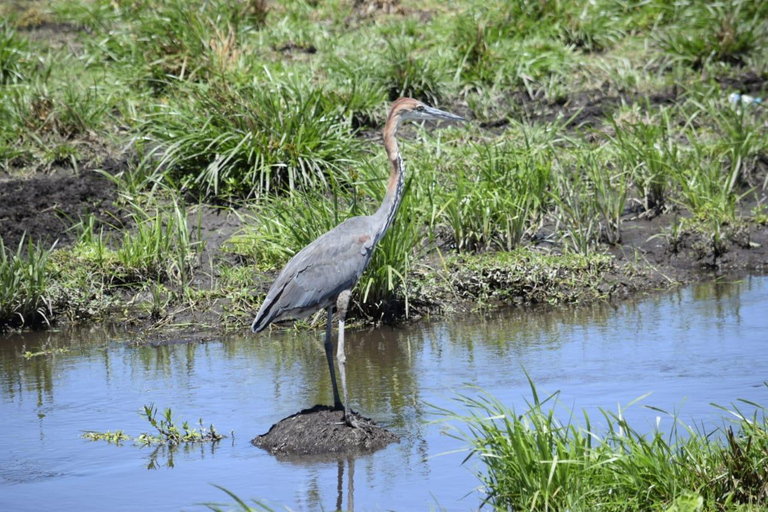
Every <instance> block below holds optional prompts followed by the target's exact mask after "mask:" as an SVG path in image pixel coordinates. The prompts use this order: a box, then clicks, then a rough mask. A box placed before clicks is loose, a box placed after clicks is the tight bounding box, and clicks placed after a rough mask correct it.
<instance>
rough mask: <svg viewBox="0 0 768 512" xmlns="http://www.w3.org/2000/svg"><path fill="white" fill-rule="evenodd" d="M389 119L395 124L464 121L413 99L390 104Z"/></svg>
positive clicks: (403, 99)
mask: <svg viewBox="0 0 768 512" xmlns="http://www.w3.org/2000/svg"><path fill="white" fill-rule="evenodd" d="M389 117H390V118H392V119H394V120H396V121H397V124H400V123H401V122H402V121H440V120H442V121H466V119H464V118H463V117H461V116H457V115H455V114H451V113H450V112H446V111H444V110H439V109H436V108H434V107H430V106H428V105H425V104H424V103H422V102H420V101H419V100H415V99H413V98H400V99H399V100H397V101H395V102H394V103H392V108H391V109H390V111H389Z"/></svg>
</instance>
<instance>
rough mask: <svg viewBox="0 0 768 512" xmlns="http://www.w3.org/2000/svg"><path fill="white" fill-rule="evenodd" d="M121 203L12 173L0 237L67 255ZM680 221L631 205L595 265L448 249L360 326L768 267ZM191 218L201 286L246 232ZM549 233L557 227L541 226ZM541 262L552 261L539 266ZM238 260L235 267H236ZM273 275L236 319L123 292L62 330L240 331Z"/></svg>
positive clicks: (745, 250)
mask: <svg viewBox="0 0 768 512" xmlns="http://www.w3.org/2000/svg"><path fill="white" fill-rule="evenodd" d="M105 168H106V169H107V171H108V172H110V174H113V173H115V172H119V169H120V164H119V163H118V162H114V161H108V162H107V165H106V166H105ZM117 199H118V198H117V189H116V187H115V184H114V182H113V181H111V180H110V179H108V178H107V177H105V176H104V175H103V174H102V173H99V172H96V171H93V170H81V171H80V172H79V173H77V174H75V173H73V172H72V171H67V170H58V171H57V172H53V173H43V172H40V173H36V174H35V175H33V176H31V177H25V178H12V177H8V176H6V177H4V178H3V179H2V181H0V237H2V238H3V241H4V243H5V245H6V247H11V248H14V247H15V246H16V245H17V244H18V243H19V241H21V239H22V235H23V234H24V233H26V236H27V237H30V238H32V239H33V240H35V241H42V242H43V243H46V244H53V243H54V242H55V243H56V248H57V249H62V248H66V247H69V246H71V245H72V244H73V243H74V242H75V241H76V234H74V233H73V231H72V229H71V228H72V226H73V225H74V224H76V223H77V222H79V221H80V220H81V219H83V218H84V217H85V216H86V215H92V216H93V217H94V218H95V220H96V222H97V223H99V224H101V225H103V226H105V227H106V229H108V230H113V231H114V233H113V234H115V235H119V233H120V231H121V230H122V229H127V228H129V227H128V226H126V224H125V223H124V218H123V217H121V208H120V207H119V205H118V201H117ZM751 206H752V205H750V204H745V205H742V208H744V209H745V210H746V211H748V209H749V208H750V207H751ZM684 216H685V214H684V212H681V211H678V210H676V209H675V208H672V209H669V210H668V211H665V212H664V213H662V214H660V215H647V214H642V213H637V212H632V211H631V208H627V211H626V214H625V215H624V217H623V218H622V228H621V232H622V241H621V243H620V244H617V245H614V246H610V245H606V244H603V245H602V246H601V247H600V251H599V252H602V253H604V254H605V257H604V259H603V260H600V262H599V263H598V264H595V263H594V262H590V263H583V262H579V261H571V260H570V259H569V258H568V257H566V256H564V255H561V254H559V253H560V251H559V249H558V248H557V247H556V246H554V245H553V244H550V243H546V242H541V243H538V244H535V245H534V244H532V245H531V246H529V247H527V248H525V249H523V250H522V251H517V252H515V253H514V256H513V257H511V258H507V257H506V256H505V255H503V254H501V253H493V252H491V253H486V254H480V255H468V254H461V253H459V254H456V253H455V251H454V252H453V254H451V250H450V247H447V246H448V243H447V242H446V243H445V246H446V247H444V250H443V251H442V252H441V254H442V256H441V258H442V257H444V259H440V260H438V258H437V257H435V256H434V255H433V254H429V255H428V256H427V259H426V260H422V261H419V262H418V263H419V264H418V265H416V266H414V268H415V270H414V272H413V275H412V276H411V285H410V289H409V291H408V292H409V293H408V295H409V297H408V303H407V309H408V311H407V313H408V314H407V316H406V311H405V307H406V304H404V303H399V304H395V305H394V306H393V307H391V308H389V309H388V310H387V311H386V314H382V315H381V316H380V317H379V318H372V317H365V316H362V315H359V316H358V317H357V318H356V319H355V324H356V325H357V326H366V325H375V324H377V323H379V322H382V321H385V322H387V323H402V322H413V321H418V320H419V319H421V318H425V317H434V316H441V315H453V314H462V313H465V312H468V311H476V310H488V309H493V308H497V307H506V306H514V307H540V306H544V307H546V306H548V305H558V306H562V305H575V304H587V303H590V302H594V301H608V302H618V301H621V300H625V299H629V298H633V297H639V296H642V295H644V294H652V293H655V292H658V291H664V290H668V289H670V288H673V287H676V286H681V285H684V284H689V283H692V282H696V281H702V280H708V279H713V278H717V277H721V276H729V275H738V274H744V273H764V272H766V271H768V226H766V225H760V224H756V223H746V224H745V225H743V226H740V227H739V228H738V229H734V230H732V231H730V232H729V234H728V237H727V239H726V241H725V247H724V251H723V252H722V254H714V253H713V251H712V248H711V245H712V244H711V240H709V239H708V234H706V233H699V232H696V231H695V230H690V231H685V230H683V231H682V232H681V233H678V234H677V235H676V236H674V237H673V236H672V235H671V234H670V226H672V225H673V224H674V223H676V222H677V221H678V220H679V219H680V218H681V217H684ZM190 217H191V218H192V217H195V218H197V219H198V220H197V221H196V222H200V227H201V233H202V238H203V240H205V241H206V244H205V246H204V247H205V249H204V251H203V253H202V254H201V255H200V259H199V261H200V262H201V263H200V265H199V268H198V269H196V272H195V277H194V280H193V283H192V284H193V286H196V287H199V288H205V286H206V285H205V282H206V279H207V274H206V272H205V268H206V267H208V268H212V265H213V262H214V261H220V260H221V259H226V258H229V259H230V260H231V259H232V256H231V255H228V254H222V253H221V252H220V248H221V246H222V244H223V243H224V242H225V241H226V240H227V239H229V237H231V236H232V235H233V234H235V233H236V232H238V231H239V230H240V229H242V227H243V222H242V221H241V220H240V218H239V217H238V216H237V215H236V214H235V213H234V212H233V211H231V210H227V209H221V208H215V207H208V206H204V205H200V206H199V207H196V208H192V209H191V213H190ZM190 222H192V221H190ZM547 229H551V227H550V226H544V227H543V228H542V230H543V231H546V230H547ZM446 255H447V256H446ZM538 257H542V258H548V259H547V260H546V261H548V263H547V264H546V265H544V266H543V267H542V268H540V267H541V264H540V262H539V261H538V260H537V259H536V258H538ZM230 263H231V264H232V265H234V266H237V262H236V261H231V262H230ZM436 276H437V277H436ZM273 278H274V271H267V272H255V273H254V275H253V281H252V284H251V287H250V289H249V290H246V291H243V293H244V294H245V295H246V296H248V297H250V298H246V299H245V303H244V304H239V305H238V306H237V312H238V314H237V315H235V314H233V313H232V311H233V308H234V306H233V305H232V303H233V299H231V298H229V297H218V298H215V299H212V300H209V301H207V302H201V303H199V304H198V307H179V308H173V307H171V308H169V309H168V311H165V312H163V314H162V315H161V317H157V316H156V315H152V314H148V313H147V312H146V311H143V310H141V309H140V308H133V309H131V308H130V307H129V306H126V305H125V304H135V303H137V302H140V301H141V300H142V298H145V297H143V296H144V295H146V294H147V292H146V291H136V290H133V291H131V290H117V291H115V293H114V296H113V297H112V299H113V304H112V306H110V308H109V309H108V311H106V312H105V314H106V316H105V314H102V315H98V316H97V317H93V318H89V317H87V316H82V317H75V318H73V317H72V316H70V317H69V318H65V317H63V316H60V317H59V318H58V319H57V321H56V325H57V326H61V325H64V324H66V323H68V322H69V323H79V324H88V323H89V322H94V321H99V322H101V321H106V322H108V323H116V324H121V325H124V326H126V327H127V328H128V329H129V330H131V331H134V332H136V334H137V335H138V337H139V338H140V339H141V340H143V341H144V342H150V343H160V344H166V343H171V344H173V343H179V342H186V341H195V340H196V341H202V340H205V339H210V338H211V337H215V336H216V335H217V334H218V333H221V332H224V331H232V330H239V329H244V328H245V324H246V323H247V320H248V316H249V314H248V313H249V311H248V310H249V308H253V311H255V308H256V306H257V305H258V303H257V301H258V296H259V295H260V294H262V293H264V292H265V291H266V289H267V288H268V286H269V284H270V283H271V280H272V279H273ZM121 303H122V304H121ZM309 325H310V326H314V327H317V326H320V327H322V326H323V325H324V324H323V321H322V319H321V318H319V317H318V318H315V319H313V320H310V322H309Z"/></svg>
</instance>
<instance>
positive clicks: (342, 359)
mask: <svg viewBox="0 0 768 512" xmlns="http://www.w3.org/2000/svg"><path fill="white" fill-rule="evenodd" d="M351 295H352V293H351V292H350V291H349V290H344V291H343V292H341V293H340V294H339V298H338V299H336V310H337V311H338V313H339V344H338V346H337V347H336V361H337V362H338V363H339V375H340V376H341V391H342V393H343V394H344V422H345V423H346V424H347V425H349V426H350V427H357V423H356V422H355V420H354V418H352V414H350V410H349V401H348V398H347V372H346V368H345V366H346V363H347V357H346V356H345V355H344V321H345V320H346V318H347V306H349V298H350V296H351Z"/></svg>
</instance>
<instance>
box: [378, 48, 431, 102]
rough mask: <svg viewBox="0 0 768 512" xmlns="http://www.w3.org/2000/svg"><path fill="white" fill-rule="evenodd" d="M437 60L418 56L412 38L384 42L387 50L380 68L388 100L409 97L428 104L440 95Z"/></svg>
mask: <svg viewBox="0 0 768 512" xmlns="http://www.w3.org/2000/svg"><path fill="white" fill-rule="evenodd" d="M440 64H441V63H440V61H439V60H438V59H427V58H424V57H422V56H420V55H419V52H418V48H417V47H416V43H415V41H414V40H413V39H412V38H410V37H407V36H399V37H395V38H392V39H390V40H388V41H387V52H386V54H385V56H384V62H383V66H382V71H381V78H380V80H381V82H382V84H383V85H384V87H385V89H386V90H387V92H388V95H389V100H390V101H394V100H396V99H397V98H401V97H411V98H416V99H418V100H421V101H424V102H426V103H429V104H430V105H434V104H438V103H440V100H441V99H442V98H443V95H444V93H443V76H442V75H443V69H442V68H441V67H440Z"/></svg>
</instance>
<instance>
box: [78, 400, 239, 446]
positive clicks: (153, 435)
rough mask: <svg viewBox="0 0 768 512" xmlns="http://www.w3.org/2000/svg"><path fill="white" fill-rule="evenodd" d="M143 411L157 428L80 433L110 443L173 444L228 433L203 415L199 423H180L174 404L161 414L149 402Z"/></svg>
mask: <svg viewBox="0 0 768 512" xmlns="http://www.w3.org/2000/svg"><path fill="white" fill-rule="evenodd" d="M141 415H142V416H143V417H144V419H146V420H147V422H148V423H149V424H150V425H151V426H152V427H154V429H155V430H154V431H152V432H144V433H141V434H139V435H137V436H131V435H128V434H126V433H125V432H124V431H123V430H115V431H114V432H112V431H109V430H107V431H106V432H96V431H87V432H85V433H83V434H82V435H81V436H80V437H82V438H84V439H89V440H91V441H106V442H108V443H109V444H120V443H121V442H123V441H133V442H134V444H136V445H139V446H165V447H170V448H173V447H176V446H179V445H187V444H195V443H216V442H218V441H220V440H222V439H224V438H225V437H227V436H225V435H223V434H221V433H219V431H218V430H216V427H215V426H214V425H213V423H211V424H210V425H208V427H206V426H205V425H204V424H203V420H202V419H199V420H198V423H197V427H191V426H190V425H189V422H187V421H183V422H181V424H180V425H179V422H178V420H174V418H173V411H171V409H170V408H166V409H164V410H163V413H162V414H160V415H158V412H157V407H155V406H154V405H153V404H150V405H145V406H144V409H143V410H142V411H141Z"/></svg>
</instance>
